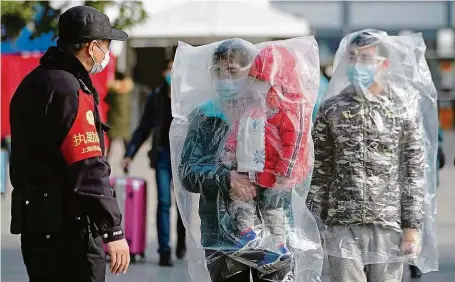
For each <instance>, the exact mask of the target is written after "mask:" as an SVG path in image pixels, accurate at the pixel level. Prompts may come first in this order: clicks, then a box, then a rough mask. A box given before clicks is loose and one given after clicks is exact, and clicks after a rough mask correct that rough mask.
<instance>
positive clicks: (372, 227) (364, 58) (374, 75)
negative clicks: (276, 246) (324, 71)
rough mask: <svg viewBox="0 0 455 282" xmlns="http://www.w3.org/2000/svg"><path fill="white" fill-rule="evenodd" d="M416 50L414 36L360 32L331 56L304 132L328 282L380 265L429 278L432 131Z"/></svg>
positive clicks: (432, 109)
mask: <svg viewBox="0 0 455 282" xmlns="http://www.w3.org/2000/svg"><path fill="white" fill-rule="evenodd" d="M425 49H426V47H425V43H424V41H423V39H422V36H421V35H420V34H414V35H407V36H389V35H387V33H385V32H381V31H375V30H365V31H361V32H357V33H353V34H349V35H347V36H346V37H345V38H344V39H343V40H342V42H341V44H340V47H339V49H338V51H337V54H336V58H335V72H334V75H333V76H332V79H331V80H330V84H329V87H328V90H327V92H326V94H325V96H324V98H323V100H322V103H321V107H320V109H319V112H318V116H317V119H316V121H315V125H314V132H313V140H314V152H315V163H314V172H313V179H312V183H311V189H310V192H309V195H308V197H307V205H308V207H309V209H310V210H311V211H312V212H313V213H314V215H315V217H316V219H317V220H318V222H319V223H320V227H321V228H322V230H323V231H324V232H323V236H324V238H325V247H326V249H327V253H328V255H329V264H330V268H331V273H334V275H335V276H332V279H336V281H345V280H343V278H342V277H341V276H343V275H344V274H343V273H342V272H343V271H344V270H343V269H345V271H349V268H351V267H353V268H360V267H361V270H362V271H363V269H364V267H363V266H364V265H367V264H371V266H369V268H368V269H370V270H371V271H372V272H374V271H375V270H372V269H373V268H374V267H375V265H374V264H376V266H378V264H380V263H389V264H388V269H386V270H384V269H383V268H382V269H379V268H378V269H379V270H378V269H376V270H378V271H379V272H382V273H387V272H389V274H390V271H394V270H392V269H396V273H397V275H398V276H399V275H401V274H402V264H401V263H402V262H406V263H409V264H414V265H417V266H418V267H419V268H420V269H421V270H422V271H423V272H428V271H435V270H437V268H438V264H437V259H438V257H437V248H436V233H435V232H436V229H435V220H436V210H435V188H436V171H437V168H436V153H437V146H438V139H437V138H438V137H437V136H438V135H437V134H438V121H437V113H436V90H435V87H434V85H433V82H432V79H431V75H430V71H429V69H428V65H427V63H426V61H425V58H424V53H425ZM337 257H338V258H340V257H341V258H349V259H353V260H344V261H340V260H337ZM347 261H350V262H351V264H350V265H347V264H346V263H345V262H347ZM359 262H360V265H359V264H358V263H359ZM393 263H396V264H393ZM379 266H380V265H379ZM382 266H384V265H382ZM382 266H381V267H382ZM340 267H341V270H340V271H337V270H338V269H339V268H340ZM350 270H352V269H350ZM340 272H341V274H340ZM400 272H401V274H400ZM337 273H338V274H337ZM337 275H338V276H337ZM368 275H370V274H368ZM371 275H375V274H371ZM378 275H379V274H378ZM380 275H382V274H380ZM369 277H371V276H369ZM389 277H390V276H389ZM374 281H376V280H374ZM378 281H379V280H378ZM381 281H383V280H381ZM399 281H401V278H400V279H399Z"/></svg>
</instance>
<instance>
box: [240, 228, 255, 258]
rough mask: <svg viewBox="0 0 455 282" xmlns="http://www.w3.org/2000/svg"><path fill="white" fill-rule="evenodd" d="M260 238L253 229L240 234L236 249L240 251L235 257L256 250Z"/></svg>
mask: <svg viewBox="0 0 455 282" xmlns="http://www.w3.org/2000/svg"><path fill="white" fill-rule="evenodd" d="M258 239H259V238H258V236H257V235H256V232H254V230H253V229H248V230H245V231H243V232H242V233H240V236H239V238H238V240H237V241H236V242H235V245H236V247H237V248H238V250H237V251H236V252H235V253H234V255H241V254H243V253H244V252H247V251H248V250H252V249H255V247H256V245H257V242H258Z"/></svg>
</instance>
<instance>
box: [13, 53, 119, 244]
mask: <svg viewBox="0 0 455 282" xmlns="http://www.w3.org/2000/svg"><path fill="white" fill-rule="evenodd" d="M98 102H99V98H98V94H97V92H96V90H95V88H94V87H93V85H92V82H91V80H90V77H89V75H88V72H87V71H86V70H85V68H84V66H83V65H82V64H81V63H80V62H79V60H78V59H77V58H76V57H74V56H73V55H70V54H67V53H64V52H63V51H61V50H60V49H58V48H57V47H51V48H49V50H48V51H47V52H46V54H44V56H43V57H42V58H41V60H40V65H39V66H38V67H37V68H35V69H34V70H33V71H32V72H30V73H29V74H28V75H27V76H26V77H25V78H24V79H23V81H22V82H21V84H20V85H19V87H18V88H17V90H16V92H15V94H14V96H13V98H12V100H11V104H10V122H11V150H12V152H11V164H10V176H11V183H12V185H13V187H14V190H13V194H12V207H11V213H12V220H11V232H12V233H13V234H20V233H52V232H61V231H62V230H66V228H73V227H74V226H81V224H78V223H80V222H85V221H87V223H88V222H91V223H93V224H94V225H95V226H96V228H97V229H98V231H100V232H101V234H102V235H103V239H104V240H105V241H106V242H108V241H114V240H118V239H121V238H123V232H122V230H121V227H120V223H121V220H122V215H121V214H120V211H119V207H118V204H117V201H116V199H115V196H114V194H113V192H112V191H113V190H112V188H111V186H110V184H109V175H110V173H111V169H110V166H109V164H108V163H107V161H106V159H105V158H104V157H103V154H104V131H105V130H107V128H106V126H105V125H103V124H102V122H101V120H100V115H99V111H98V106H97V104H98ZM82 225H85V226H87V225H86V224H82Z"/></svg>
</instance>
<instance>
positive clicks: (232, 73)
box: [210, 64, 248, 78]
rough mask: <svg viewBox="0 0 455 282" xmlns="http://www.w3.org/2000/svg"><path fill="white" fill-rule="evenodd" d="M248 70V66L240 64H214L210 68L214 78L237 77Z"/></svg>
mask: <svg viewBox="0 0 455 282" xmlns="http://www.w3.org/2000/svg"><path fill="white" fill-rule="evenodd" d="M247 70H248V67H244V68H242V67H240V66H238V65H232V64H230V65H219V64H216V65H213V66H212V67H211V68H210V75H211V76H212V78H236V77H238V76H240V75H241V74H243V73H244V72H245V71H247Z"/></svg>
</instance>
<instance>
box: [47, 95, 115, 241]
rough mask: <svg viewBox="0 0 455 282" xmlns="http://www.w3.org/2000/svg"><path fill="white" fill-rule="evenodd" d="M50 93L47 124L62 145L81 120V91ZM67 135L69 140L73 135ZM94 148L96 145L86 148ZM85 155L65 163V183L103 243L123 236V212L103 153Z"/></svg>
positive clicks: (56, 143)
mask: <svg viewBox="0 0 455 282" xmlns="http://www.w3.org/2000/svg"><path fill="white" fill-rule="evenodd" d="M51 93H52V95H51V96H50V99H49V104H48V107H47V113H46V114H47V119H48V121H49V124H50V126H52V127H55V128H53V131H54V132H57V133H60V134H57V136H58V137H57V138H56V139H55V144H54V145H55V146H58V147H59V148H62V147H63V145H62V144H63V142H65V140H67V138H68V136H69V134H70V132H71V130H72V128H73V126H75V125H76V123H78V122H81V121H80V120H81V118H80V117H79V116H78V111H79V110H81V111H83V109H80V101H81V100H80V97H79V95H81V94H79V95H78V94H77V91H76V92H74V91H73V92H72V93H71V92H70V93H68V92H66V93H65V92H64V91H59V90H58V89H53V91H51ZM84 95H85V94H84ZM90 98H91V99H92V97H90ZM91 101H92V100H91ZM84 114H85V112H84ZM84 116H85V115H84ZM82 120H84V121H85V119H82ZM95 131H96V129H95ZM89 133H91V134H98V133H97V132H95V133H92V132H89ZM79 135H80V134H79ZM98 135H99V134H98ZM83 136H84V135H83ZM90 136H91V139H92V141H93V140H95V141H96V140H97V139H96V138H93V135H90ZM69 137H71V139H70V140H71V142H72V141H73V140H72V139H73V138H72V137H73V136H69ZM100 138H102V136H100ZM76 141H77V140H75V142H76ZM79 141H80V140H79ZM98 143H99V140H98ZM94 147H95V148H99V147H97V146H90V147H87V148H89V149H90V148H92V149H93V148H94ZM100 151H101V150H100ZM86 155H87V156H89V157H79V158H78V159H77V161H74V162H72V163H70V164H69V165H68V172H69V173H68V175H69V176H68V179H67V181H68V182H67V183H68V186H69V187H70V189H72V190H73V191H74V192H75V193H76V194H77V199H78V200H77V203H78V204H80V205H81V207H79V208H80V209H81V210H82V212H84V213H85V214H86V215H88V216H89V218H90V219H91V220H92V221H94V222H95V224H96V225H97V227H98V228H99V231H100V233H101V236H102V238H103V240H104V241H105V242H110V241H115V240H120V239H123V238H124V234H123V231H122V228H121V227H120V223H121V220H122V215H121V213H120V210H119V207H118V204H117V200H116V199H115V197H114V193H113V190H112V188H111V186H110V182H109V175H110V172H111V168H110V166H109V164H108V163H107V162H106V161H105V160H104V158H103V157H102V152H99V153H96V154H93V152H90V153H89V154H86ZM67 163H68V162H67Z"/></svg>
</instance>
